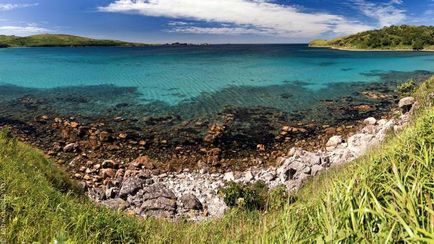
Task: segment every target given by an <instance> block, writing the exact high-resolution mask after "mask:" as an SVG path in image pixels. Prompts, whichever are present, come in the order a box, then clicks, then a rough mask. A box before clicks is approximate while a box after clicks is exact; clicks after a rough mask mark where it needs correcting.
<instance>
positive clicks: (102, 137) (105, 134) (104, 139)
mask: <svg viewBox="0 0 434 244" xmlns="http://www.w3.org/2000/svg"><path fill="white" fill-rule="evenodd" d="M99 140H100V141H102V142H107V141H109V140H110V133H108V132H107V131H101V132H100V133H99Z"/></svg>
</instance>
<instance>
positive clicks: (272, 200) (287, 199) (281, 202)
mask: <svg viewBox="0 0 434 244" xmlns="http://www.w3.org/2000/svg"><path fill="white" fill-rule="evenodd" d="M295 200H296V198H295V196H293V195H289V193H288V190H287V189H286V186H285V185H279V186H277V187H275V188H273V189H271V190H270V192H269V193H268V199H267V210H279V209H282V208H284V207H285V206H286V205H288V204H291V203H294V202H295Z"/></svg>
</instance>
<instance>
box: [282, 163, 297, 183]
mask: <svg viewBox="0 0 434 244" xmlns="http://www.w3.org/2000/svg"><path fill="white" fill-rule="evenodd" d="M278 173H279V179H280V181H281V182H285V181H288V180H291V179H293V177H294V175H295V173H297V170H295V169H292V168H284V167H281V168H279V169H278Z"/></svg>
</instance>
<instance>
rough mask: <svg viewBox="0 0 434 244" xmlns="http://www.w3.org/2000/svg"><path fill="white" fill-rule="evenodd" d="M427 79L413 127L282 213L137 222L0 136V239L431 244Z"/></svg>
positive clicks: (432, 157)
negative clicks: (99, 202) (100, 203)
mask: <svg viewBox="0 0 434 244" xmlns="http://www.w3.org/2000/svg"><path fill="white" fill-rule="evenodd" d="M433 92H434V78H433V79H430V80H429V81H427V82H425V83H424V84H423V85H421V87H420V88H419V89H418V90H417V91H416V93H415V94H414V96H415V98H416V99H417V101H418V102H419V109H418V110H417V111H416V113H415V115H414V116H415V118H414V121H413V122H412V123H411V124H410V125H409V126H408V127H407V128H406V129H405V130H404V131H403V132H401V133H400V134H398V135H394V136H392V137H390V138H389V139H388V140H387V142H386V143H385V144H384V145H383V146H382V147H380V148H378V149H376V150H373V151H372V152H371V153H370V154H369V155H366V156H365V157H363V158H361V159H359V160H357V161H356V162H354V163H351V164H348V165H345V166H341V167H338V168H334V169H332V170H328V171H325V172H324V173H322V174H321V175H320V176H319V177H315V178H313V179H312V180H311V181H310V182H309V183H308V184H307V185H306V186H305V187H304V188H303V189H302V190H301V191H300V192H298V193H297V194H295V195H294V196H292V197H291V201H288V203H287V204H286V205H285V206H284V207H283V208H282V207H279V208H272V209H268V210H267V211H265V212H259V211H247V210H242V209H233V210H232V211H230V212H229V213H227V214H226V216H225V217H224V218H222V219H219V220H212V221H208V222H201V223H192V222H187V221H182V220H180V221H176V222H172V221H166V220H156V219H152V218H148V219H139V218H136V217H134V216H129V215H127V214H124V213H121V212H113V211H110V210H108V209H107V208H103V207H99V206H96V205H94V204H93V203H91V202H90V201H89V200H88V199H87V198H86V197H84V196H83V195H82V193H80V191H79V190H78V188H77V187H76V186H75V183H74V182H71V181H70V180H68V177H67V176H66V174H65V173H64V172H63V171H62V170H60V169H59V168H58V167H56V166H55V165H54V164H53V163H52V161H50V160H48V159H46V158H45V157H44V156H43V154H42V153H41V152H39V151H37V150H35V149H33V148H31V147H29V146H26V145H23V144H21V143H18V142H17V141H16V140H15V139H14V138H12V137H11V136H10V135H9V134H8V133H7V132H6V131H3V132H2V133H0V226H1V227H2V229H1V231H0V242H5V243H32V242H39V243H49V242H51V243H53V242H54V243H65V242H66V243H103V242H105V243H432V241H433V240H434V202H433V201H434V184H433V182H434V180H433V172H434V108H433V107H432V104H433V102H434V101H433V97H432V94H433Z"/></svg>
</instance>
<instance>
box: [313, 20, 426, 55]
mask: <svg viewBox="0 0 434 244" xmlns="http://www.w3.org/2000/svg"><path fill="white" fill-rule="evenodd" d="M309 45H310V46H312V47H332V48H338V49H367V50H416V51H419V50H434V26H411V25H401V26H390V27H384V28H382V29H379V30H370V31H365V32H360V33H358V34H354V35H350V36H345V37H340V38H336V39H333V40H313V41H311V42H310V43H309Z"/></svg>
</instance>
